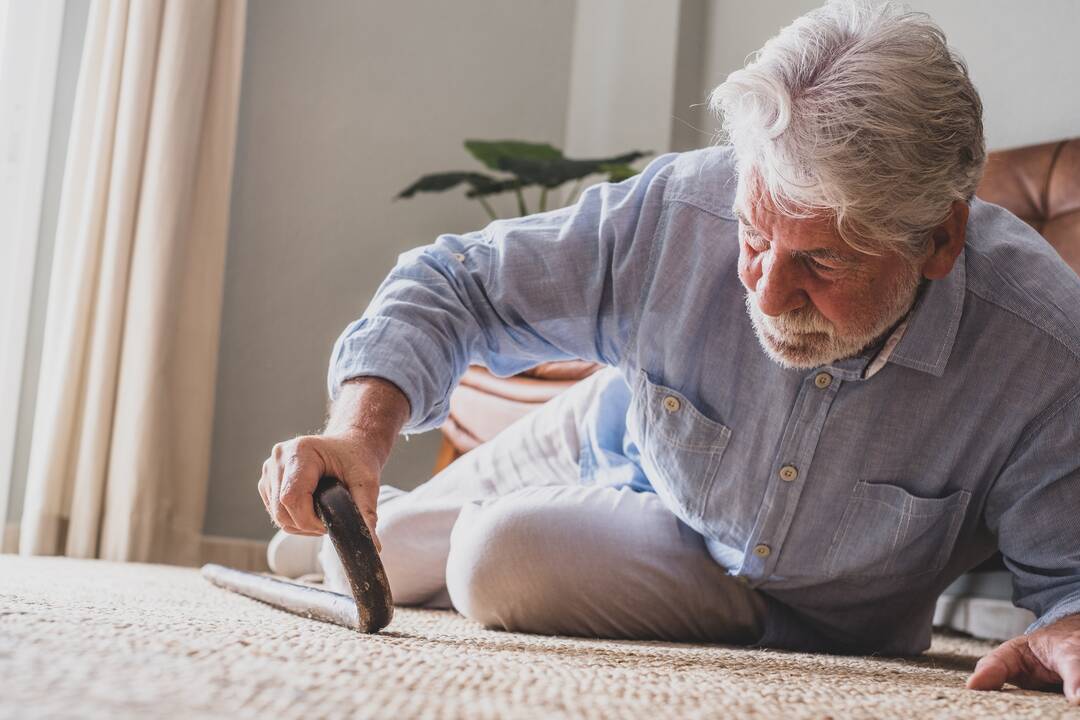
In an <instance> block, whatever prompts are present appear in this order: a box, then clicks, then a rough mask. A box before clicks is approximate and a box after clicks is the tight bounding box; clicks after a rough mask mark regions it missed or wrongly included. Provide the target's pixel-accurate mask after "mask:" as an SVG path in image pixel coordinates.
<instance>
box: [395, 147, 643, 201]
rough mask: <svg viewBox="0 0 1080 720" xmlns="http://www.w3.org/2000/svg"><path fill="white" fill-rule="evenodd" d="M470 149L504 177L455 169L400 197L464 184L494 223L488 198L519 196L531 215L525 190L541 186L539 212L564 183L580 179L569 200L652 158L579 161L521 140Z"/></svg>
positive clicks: (636, 153) (431, 177) (630, 173)
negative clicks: (597, 178) (596, 181)
mask: <svg viewBox="0 0 1080 720" xmlns="http://www.w3.org/2000/svg"><path fill="white" fill-rule="evenodd" d="M465 149H466V150H468V151H469V153H471V154H472V156H473V157H474V158H476V159H477V160H479V161H480V162H481V163H483V164H484V166H485V167H487V168H489V169H490V170H495V171H498V172H500V173H503V175H501V176H493V175H488V174H485V173H479V172H471V171H452V172H441V173H433V174H431V175H424V176H423V177H422V178H420V179H419V180H417V181H416V182H414V183H413V184H412V185H410V186H409V187H407V188H405V189H404V190H402V191H401V192H400V193H398V195H397V198H396V199H400V198H410V197H412V196H413V195H416V194H417V193H422V192H444V191H446V190H450V189H452V188H455V187H458V186H459V185H464V186H465V187H466V188H467V189H466V191H465V196H466V197H469V198H472V199H474V200H477V201H479V202H480V204H481V205H483V207H484V210H485V211H487V214H488V216H489V217H491V219H492V220H496V219H498V215H496V214H495V210H494V208H492V207H491V203H489V202H488V201H487V198H488V197H490V196H492V195H499V194H501V193H505V192H513V193H514V194H515V195H516V196H517V203H518V213H519V214H521V215H528V214H529V208H528V206H527V205H526V203H525V193H524V192H523V191H524V190H525V189H526V188H531V187H539V188H540V198H539V201H538V203H537V207H538V212H544V211H545V210H547V201H548V193H549V192H550V191H551V190H554V189H555V188H558V187H560V186H561V185H563V184H565V183H568V182H571V181H577V184H576V185H575V186H574V188H573V191H572V192H571V193H570V196H569V197H574V196H576V195H577V193H578V191H579V190H580V189H581V184H582V183H583V182H584V180H585V178H586V177H588V176H589V175H595V174H604V175H606V176H607V179H608V180H609V181H611V182H620V181H622V180H625V179H626V178H629V177H633V176H634V175H636V174H637V172H638V171H637V170H635V169H634V168H632V167H631V166H630V163H632V162H634V161H635V160H638V159H640V158H643V157H645V156H646V155H649V154H650V153H648V152H640V151H634V152H628V153H625V154H623V155H616V156H614V157H609V158H596V159H591V160H575V159H572V158H568V157H565V156H564V155H563V154H562V151H561V150H559V149H558V148H555V147H553V146H551V145H549V144H547V143H530V142H522V141H519V140H496V141H485V140H466V141H465Z"/></svg>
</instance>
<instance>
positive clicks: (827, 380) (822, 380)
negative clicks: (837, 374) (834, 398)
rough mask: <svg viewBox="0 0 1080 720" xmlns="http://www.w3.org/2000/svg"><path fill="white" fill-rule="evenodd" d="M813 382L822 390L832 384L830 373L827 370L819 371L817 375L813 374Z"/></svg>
mask: <svg viewBox="0 0 1080 720" xmlns="http://www.w3.org/2000/svg"><path fill="white" fill-rule="evenodd" d="M814 384H815V385H817V386H818V387H819V388H821V389H822V390H824V389H825V388H827V387H829V386H830V385H832V375H830V374H829V373H827V372H819V373H818V374H817V375H815V376H814Z"/></svg>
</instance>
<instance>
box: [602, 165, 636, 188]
mask: <svg viewBox="0 0 1080 720" xmlns="http://www.w3.org/2000/svg"><path fill="white" fill-rule="evenodd" d="M600 172H602V173H607V176H608V182H613V183H617V182H622V181H623V180H626V179H628V178H632V177H634V176H635V175H637V174H638V171H637V170H635V169H634V168H632V167H630V166H629V165H625V164H621V165H620V164H615V165H601V166H600Z"/></svg>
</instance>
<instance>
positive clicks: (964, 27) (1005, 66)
mask: <svg viewBox="0 0 1080 720" xmlns="http://www.w3.org/2000/svg"><path fill="white" fill-rule="evenodd" d="M821 4H822V3H821V2H819V1H818V0H779V1H777V2H767V3H765V2H762V3H743V2H734V1H731V2H711V3H708V5H707V8H706V20H705V25H706V28H707V29H706V42H705V53H704V55H703V58H702V61H703V63H704V70H703V72H702V82H703V86H702V88H701V99H702V100H704V99H705V98H706V97H707V95H708V93H709V91H710V90H711V89H712V88H713V87H714V86H716V85H718V84H719V83H721V82H723V80H724V78H725V77H727V75H728V73H730V72H731V71H732V70H735V69H737V68H739V67H742V65H743V63H744V60H745V58H746V56H747V55H748V54H749V53H751V52H753V51H754V50H757V49H758V48H759V47H761V45H762V44H764V42H765V41H766V40H767V39H768V38H770V37H772V36H773V35H775V34H776V33H777V32H778V31H779V30H780V28H781V27H783V26H785V25H787V24H788V23H790V22H791V21H792V20H794V19H795V18H796V17H798V16H799V15H801V14H802V13H804V12H806V11H808V10H810V9H812V8H815V7H818V6H819V5H821ZM909 4H910V5H911V6H912V8H913V9H915V10H920V11H922V12H926V13H928V14H929V15H930V17H932V18H933V19H934V20H935V21H936V22H937V23H938V24H939V25H941V27H942V29H943V30H944V31H945V34H946V37H948V39H949V44H950V45H952V46H953V47H954V48H956V49H957V50H958V51H959V52H960V54H961V55H962V56H963V57H964V59H965V60H966V61H967V62H968V67H969V69H970V71H971V76H972V79H973V80H974V82H975V85H976V87H977V88H978V90H979V93H980V95H981V97H982V100H983V105H984V111H985V126H986V138H987V145H988V147H989V148H990V149H1000V148H1007V147H1016V146H1019V145H1028V144H1032V143H1037V142H1044V141H1049V140H1057V139H1060V138H1065V137H1072V136H1076V135H1080V92H1077V91H1076V88H1077V84H1078V76H1080V43H1078V42H1077V41H1076V38H1077V37H1080V2H1076V0H1026V1H1025V2H1016V1H1015V0H910V2H909ZM704 122H705V123H707V124H708V125H707V127H708V129H709V130H710V131H712V132H714V131H715V129H716V123H715V122H714V121H713V120H712V119H704ZM702 137H705V136H704V135H703V136H702Z"/></svg>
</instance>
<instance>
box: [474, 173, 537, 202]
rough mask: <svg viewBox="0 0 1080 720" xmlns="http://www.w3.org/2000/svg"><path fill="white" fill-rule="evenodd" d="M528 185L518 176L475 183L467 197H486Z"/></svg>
mask: <svg viewBox="0 0 1080 720" xmlns="http://www.w3.org/2000/svg"><path fill="white" fill-rule="evenodd" d="M523 187H528V186H527V185H526V184H525V183H523V182H521V181H520V180H518V179H517V178H513V179H511V180H497V181H495V182H493V183H489V184H487V185H473V187H472V189H471V190H469V191H468V192H466V193H465V197H471V198H475V197H485V196H487V195H498V194H499V193H502V192H507V191H508V190H517V189H518V188H523Z"/></svg>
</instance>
